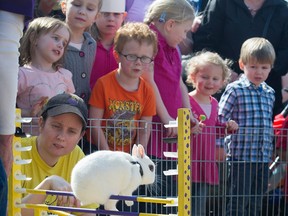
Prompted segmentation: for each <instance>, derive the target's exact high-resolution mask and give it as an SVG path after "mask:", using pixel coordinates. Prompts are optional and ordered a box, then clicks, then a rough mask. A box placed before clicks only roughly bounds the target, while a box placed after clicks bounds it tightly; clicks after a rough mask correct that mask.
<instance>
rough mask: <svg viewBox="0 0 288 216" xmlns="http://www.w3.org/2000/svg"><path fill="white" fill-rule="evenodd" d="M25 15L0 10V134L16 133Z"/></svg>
mask: <svg viewBox="0 0 288 216" xmlns="http://www.w3.org/2000/svg"><path fill="white" fill-rule="evenodd" d="M23 27H24V16H23V15H20V14H14V13H10V12H7V11H2V10H0V29H1V31H0V134H1V135H9V134H14V133H15V107H16V96H17V86H18V71H19V63H18V62H19V60H18V58H19V51H18V49H19V46H20V45H19V40H20V38H21V37H22V34H23Z"/></svg>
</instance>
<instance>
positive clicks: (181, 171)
mask: <svg viewBox="0 0 288 216" xmlns="http://www.w3.org/2000/svg"><path fill="white" fill-rule="evenodd" d="M190 160H191V159H190V110H189V109H187V108H181V109H178V215H181V216H190V215H191V200H190V199H191V194H190V187H191V179H190V169H191V165H190Z"/></svg>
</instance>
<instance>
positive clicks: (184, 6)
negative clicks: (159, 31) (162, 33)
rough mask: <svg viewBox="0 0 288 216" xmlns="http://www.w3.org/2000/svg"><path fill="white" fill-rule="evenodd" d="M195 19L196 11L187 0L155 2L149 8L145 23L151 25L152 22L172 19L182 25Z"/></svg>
mask: <svg viewBox="0 0 288 216" xmlns="http://www.w3.org/2000/svg"><path fill="white" fill-rule="evenodd" d="M194 18H195V12H194V9H193V7H192V6H191V5H190V4H189V3H188V2H187V1H186V0H155V1H154V2H153V3H152V4H151V5H150V6H149V8H148V10H147V12H146V14H145V18H144V22H145V23H146V24H148V25H149V24H150V23H152V22H157V21H159V22H166V21H167V20H169V19H172V20H175V21H176V22H179V23H181V22H185V21H187V20H193V19H194Z"/></svg>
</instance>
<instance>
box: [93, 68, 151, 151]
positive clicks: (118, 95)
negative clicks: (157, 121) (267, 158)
mask: <svg viewBox="0 0 288 216" xmlns="http://www.w3.org/2000/svg"><path fill="white" fill-rule="evenodd" d="M116 73H117V70H114V71H112V72H110V73H109V74H107V75H104V76H103V77H101V78H100V79H98V80H97V82H96V84H95V86H94V88H93V90H92V92H91V97H90V100H89V104H90V105H91V106H93V107H97V108H100V109H104V115H103V119H105V121H102V126H103V131H104V134H105V137H106V138H107V143H108V145H109V147H110V149H111V150H120V151H125V152H129V153H130V151H131V145H133V144H134V141H135V138H136V133H137V130H136V128H137V124H136V122H135V123H133V120H140V119H141V117H142V116H153V115H155V114H156V99H155V95H154V91H153V89H152V87H151V86H150V85H149V84H148V83H147V82H146V81H145V80H143V79H142V78H141V77H140V78H139V79H140V82H139V86H138V89H137V91H133V92H130V91H127V90H125V89H124V88H123V87H122V86H121V85H120V84H119V83H118V81H117V80H116ZM135 126H136V128H135Z"/></svg>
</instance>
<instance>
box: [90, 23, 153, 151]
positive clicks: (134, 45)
mask: <svg viewBox="0 0 288 216" xmlns="http://www.w3.org/2000/svg"><path fill="white" fill-rule="evenodd" d="M156 53H157V38H156V35H155V33H154V32H153V31H151V30H150V29H149V27H148V26H147V25H146V24H144V23H127V24H125V25H124V26H122V27H121V28H120V29H119V30H118V31H117V33H116V36H115V39H114V57H115V59H116V61H117V62H118V63H119V68H118V69H116V70H114V71H112V72H110V73H109V74H107V75H104V76H103V77H101V78H100V79H99V80H98V81H97V82H96V84H95V86H94V88H93V90H92V94H91V98H90V111H89V116H90V117H91V118H92V119H108V120H107V121H102V122H101V121H99V120H98V121H97V120H93V121H91V125H92V129H91V130H92V132H91V136H92V141H93V143H99V149H101V150H105V149H110V150H120V151H125V152H128V153H129V152H131V145H133V144H134V143H141V144H142V145H143V146H144V148H147V143H148V140H149V136H150V127H149V126H148V127H147V126H146V125H147V123H151V121H152V116H153V115H155V114H156V102H155V96H154V92H153V89H152V87H151V86H150V85H149V84H148V83H147V82H146V81H145V80H143V79H142V78H141V75H142V73H143V71H144V70H146V69H147V67H149V66H150V65H151V64H153V60H154V57H155V55H156ZM119 120H120V121H119ZM123 120H124V121H123ZM125 120H126V121H125ZM134 120H136V121H137V120H141V121H140V123H139V125H135V126H136V128H143V129H140V130H137V133H136V130H135V129H133V128H134V127H135V126H134V124H135V123H133V121H134ZM125 122H126V123H127V125H126V126H125V125H124V123H125ZM121 123H123V125H119V124H121ZM101 125H102V127H104V130H102V129H101ZM148 125H149V124H148ZM119 127H120V129H119ZM123 127H124V131H123Z"/></svg>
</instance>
